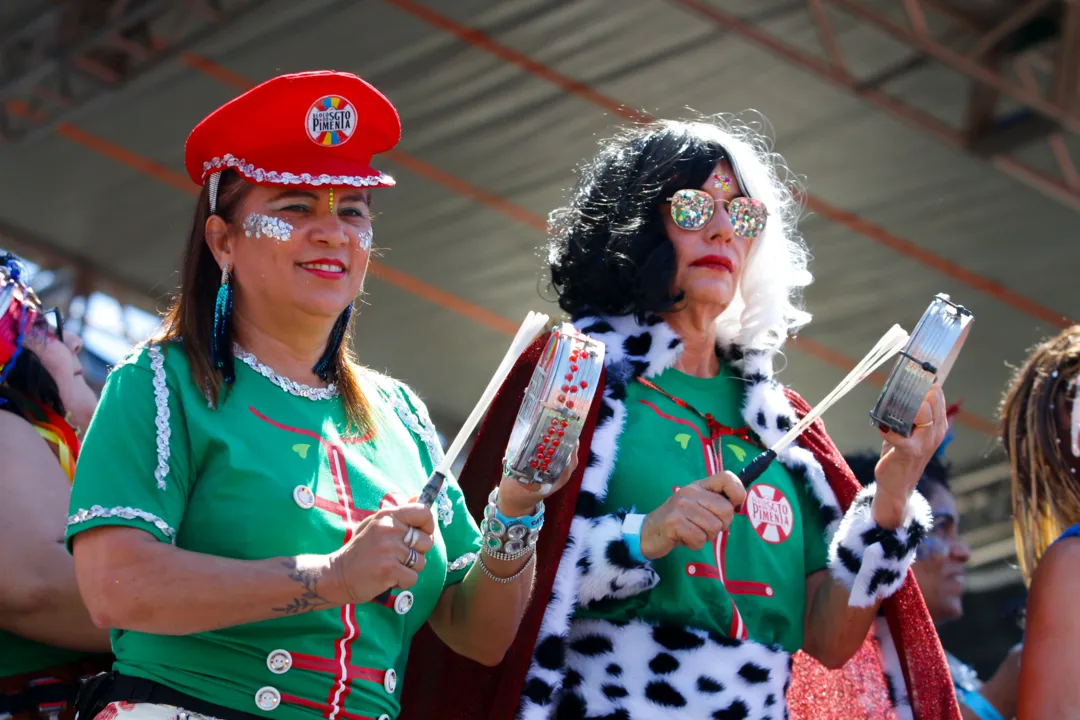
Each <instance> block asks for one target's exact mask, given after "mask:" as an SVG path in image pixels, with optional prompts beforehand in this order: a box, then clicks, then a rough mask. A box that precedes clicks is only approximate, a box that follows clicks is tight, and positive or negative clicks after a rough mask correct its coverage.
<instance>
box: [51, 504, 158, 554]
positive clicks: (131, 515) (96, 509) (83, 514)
mask: <svg viewBox="0 0 1080 720" xmlns="http://www.w3.org/2000/svg"><path fill="white" fill-rule="evenodd" d="M113 517H118V518H123V519H124V520H142V521H144V522H148V523H150V524H151V525H153V526H154V527H156V528H157V529H158V530H160V531H161V532H163V533H165V537H167V538H169V539H170V540H171V541H172V543H173V544H174V545H175V544H176V530H174V529H173V528H172V527H170V526H169V523H167V522H165V521H164V520H162V519H161V518H159V517H158V516H157V515H154V514H153V513H148V512H146V511H145V510H139V509H138V508H133V507H111V508H107V507H102V506H100V505H91V506H90V509H89V510H82V509H80V510H79V511H78V512H76V513H75V514H74V515H71V516H69V517H68V522H67V524H68V526H69V527H70V526H72V525H78V524H80V523H84V522H89V521H90V520H97V519H98V518H113Z"/></svg>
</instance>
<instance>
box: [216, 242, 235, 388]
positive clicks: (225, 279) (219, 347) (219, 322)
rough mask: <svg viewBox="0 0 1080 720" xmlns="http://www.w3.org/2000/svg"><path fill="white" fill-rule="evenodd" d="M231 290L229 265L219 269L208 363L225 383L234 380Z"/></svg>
mask: <svg viewBox="0 0 1080 720" xmlns="http://www.w3.org/2000/svg"><path fill="white" fill-rule="evenodd" d="M232 311H233V289H232V283H230V282H229V265H228V263H226V264H225V267H223V268H222V269H221V285H220V286H219V287H218V291H217V301H216V302H215V303H214V334H213V335H212V336H211V338H210V362H212V363H213V364H214V367H216V368H217V369H218V370H220V371H221V373H222V375H223V376H224V378H225V382H226V383H231V382H232V381H233V380H235V379H236V368H235V367H234V366H233V354H232Z"/></svg>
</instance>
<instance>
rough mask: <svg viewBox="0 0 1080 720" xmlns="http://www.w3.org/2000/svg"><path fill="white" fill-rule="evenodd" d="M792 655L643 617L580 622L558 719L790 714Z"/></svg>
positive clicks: (680, 719)
mask: <svg viewBox="0 0 1080 720" xmlns="http://www.w3.org/2000/svg"><path fill="white" fill-rule="evenodd" d="M790 657H791V656H790V655H789V654H788V653H786V652H785V651H784V650H782V649H773V648H768V647H765V646H764V645H759V644H757V643H753V642H740V641H739V640H735V639H732V638H728V637H725V636H722V635H718V634H715V633H708V632H705V631H704V630H697V629H693V628H680V627H676V626H671V625H665V626H653V625H650V624H648V623H646V622H644V621H641V620H633V621H631V622H629V623H628V624H626V625H618V624H615V623H611V622H608V621H606V620H596V619H589V620H584V619H583V620H575V621H574V623H573V625H572V627H571V628H570V636H569V638H568V643H567V653H566V664H567V667H568V668H569V670H568V672H567V679H566V681H565V682H564V685H563V692H562V694H561V696H560V698H559V707H558V710H557V712H558V716H559V717H573V718H625V719H626V720H652V719H653V718H663V719H664V720H702V719H703V718H764V717H772V718H775V719H776V720H779V718H781V717H783V715H784V713H783V710H782V708H784V706H785V705H784V694H785V693H786V691H787V685H788V681H789V679H790V677H791V664H790Z"/></svg>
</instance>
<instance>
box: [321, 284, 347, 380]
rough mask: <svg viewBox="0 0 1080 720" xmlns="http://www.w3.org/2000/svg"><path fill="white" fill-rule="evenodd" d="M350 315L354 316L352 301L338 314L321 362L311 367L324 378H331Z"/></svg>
mask: <svg viewBox="0 0 1080 720" xmlns="http://www.w3.org/2000/svg"><path fill="white" fill-rule="evenodd" d="M350 317H352V303H349V306H348V307H346V308H345V309H344V310H342V311H341V314H340V315H338V319H337V320H336V321H335V322H334V329H333V330H331V331H330V340H329V342H327V343H326V350H325V351H324V352H323V354H322V357H321V358H319V362H317V363H315V367H313V368H311V369H312V370H314V371H315V374H316V375H318V376H319V377H320V378H322V379H323V380H329V379H330V373H331V372H333V370H334V361H335V360H336V359H337V354H338V349H339V348H340V347H341V341H342V340H343V339H344V338H345V331H346V330H348V329H349V318H350Z"/></svg>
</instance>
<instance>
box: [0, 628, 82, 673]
mask: <svg viewBox="0 0 1080 720" xmlns="http://www.w3.org/2000/svg"><path fill="white" fill-rule="evenodd" d="M90 657H92V656H91V655H90V654H88V653H84V652H79V651H78V650H65V649H64V648H58V647H53V646H52V645H46V644H45V643H39V642H34V641H33V640H27V639H26V638H24V637H22V636H20V635H15V634H13V633H9V632H6V631H4V630H0V678H6V677H14V676H15V675H22V674H24V673H31V672H35V671H37V670H45V669H47V668H55V667H60V666H62V665H69V664H71V663H73V662H76V661H78V660H83V659H87V658H90Z"/></svg>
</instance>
